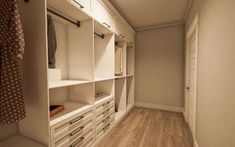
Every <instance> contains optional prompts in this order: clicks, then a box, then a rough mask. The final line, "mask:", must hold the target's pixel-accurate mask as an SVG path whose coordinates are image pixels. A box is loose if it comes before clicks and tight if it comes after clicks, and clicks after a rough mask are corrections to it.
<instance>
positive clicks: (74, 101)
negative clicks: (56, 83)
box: [49, 83, 94, 125]
mask: <svg viewBox="0 0 235 147" xmlns="http://www.w3.org/2000/svg"><path fill="white" fill-rule="evenodd" d="M93 90H94V89H93V83H88V84H82V85H76V86H68V87H62V88H53V89H50V91H49V95H50V96H49V101H50V106H52V105H62V106H64V110H62V111H60V112H58V113H57V114H55V115H54V116H52V117H50V125H53V124H55V123H58V122H60V121H63V120H65V119H68V118H69V117H71V116H72V115H73V114H74V113H78V112H80V111H82V110H84V109H86V108H87V107H90V106H91V105H92V104H93V103H94V96H93Z"/></svg>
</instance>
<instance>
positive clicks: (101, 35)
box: [94, 32, 104, 39]
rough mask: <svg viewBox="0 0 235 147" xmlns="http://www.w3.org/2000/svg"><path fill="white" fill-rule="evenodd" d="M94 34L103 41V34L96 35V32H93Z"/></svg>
mask: <svg viewBox="0 0 235 147" xmlns="http://www.w3.org/2000/svg"><path fill="white" fill-rule="evenodd" d="M94 34H95V35H96V36H98V37H100V38H102V39H104V34H98V33H96V32H94Z"/></svg>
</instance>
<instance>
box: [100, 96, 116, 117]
mask: <svg viewBox="0 0 235 147" xmlns="http://www.w3.org/2000/svg"><path fill="white" fill-rule="evenodd" d="M110 107H114V100H113V99H110V100H109V101H106V102H104V103H101V104H100V105H98V106H97V107H96V115H99V114H100V113H103V111H104V110H106V109H107V108H110Z"/></svg>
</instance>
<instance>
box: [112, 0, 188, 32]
mask: <svg viewBox="0 0 235 147" xmlns="http://www.w3.org/2000/svg"><path fill="white" fill-rule="evenodd" d="M109 1H110V2H111V3H112V4H113V6H114V7H115V8H116V9H117V10H118V11H119V12H120V13H121V15H122V16H123V17H124V18H125V19H126V20H127V21H128V22H129V23H130V25H131V26H132V27H133V28H134V29H136V30H138V29H142V28H147V27H152V26H158V25H169V24H172V23H179V22H183V21H184V19H185V15H186V14H187V11H188V9H189V6H190V3H191V0H109Z"/></svg>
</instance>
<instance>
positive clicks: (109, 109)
mask: <svg viewBox="0 0 235 147" xmlns="http://www.w3.org/2000/svg"><path fill="white" fill-rule="evenodd" d="M109 110H110V109H107V110H106V111H104V112H103V113H102V114H106V113H108V112H109Z"/></svg>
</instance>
